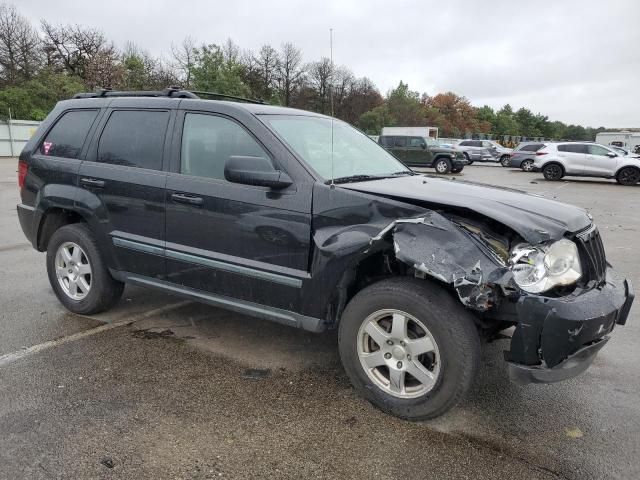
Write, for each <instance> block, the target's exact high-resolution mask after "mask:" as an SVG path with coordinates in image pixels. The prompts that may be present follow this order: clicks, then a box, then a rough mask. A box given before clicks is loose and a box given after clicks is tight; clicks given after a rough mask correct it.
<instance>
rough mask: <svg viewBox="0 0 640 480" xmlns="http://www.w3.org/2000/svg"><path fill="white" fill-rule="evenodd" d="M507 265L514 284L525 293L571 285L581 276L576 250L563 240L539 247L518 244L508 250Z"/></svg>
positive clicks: (573, 244) (572, 244)
mask: <svg viewBox="0 0 640 480" xmlns="http://www.w3.org/2000/svg"><path fill="white" fill-rule="evenodd" d="M509 263H510V265H511V271H512V272H513V276H514V279H515V281H516V283H517V284H518V286H519V287H520V288H521V289H522V290H524V291H525V292H529V293H541V292H546V291H547V290H550V289H552V288H553V287H557V286H561V285H571V284H573V283H575V282H576V281H578V279H579V278H580V277H581V276H582V267H581V266H580V255H579V253H578V247H576V244H575V243H573V242H572V241H571V240H567V239H566V238H563V239H562V240H558V241H557V242H553V243H548V244H541V245H529V244H526V243H520V244H518V245H516V246H515V247H514V248H513V250H512V251H511V257H510V259H509Z"/></svg>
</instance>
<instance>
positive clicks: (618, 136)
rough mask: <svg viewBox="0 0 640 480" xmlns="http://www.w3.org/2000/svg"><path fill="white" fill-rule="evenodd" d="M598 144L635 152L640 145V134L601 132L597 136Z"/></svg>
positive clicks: (627, 131) (626, 131)
mask: <svg viewBox="0 0 640 480" xmlns="http://www.w3.org/2000/svg"><path fill="white" fill-rule="evenodd" d="M596 143H601V144H602V145H615V146H616V147H622V148H626V149H627V150H631V151H633V149H634V148H635V147H636V145H640V132H631V131H629V130H621V131H619V132H600V133H598V134H596Z"/></svg>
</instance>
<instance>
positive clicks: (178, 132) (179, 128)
mask: <svg viewBox="0 0 640 480" xmlns="http://www.w3.org/2000/svg"><path fill="white" fill-rule="evenodd" d="M190 113H192V114H197V115H208V116H213V117H219V118H223V119H225V120H229V121H231V122H233V123H235V124H236V125H238V126H239V127H240V128H242V129H243V130H244V131H245V132H247V133H248V134H249V136H251V138H253V139H254V140H255V142H256V143H257V144H258V145H259V146H260V148H262V149H263V150H264V151H265V153H266V154H267V157H268V159H269V160H270V161H271V164H272V165H273V166H274V168H276V169H279V170H282V171H283V172H285V173H287V174H288V173H289V172H287V170H286V169H285V168H283V167H282V165H281V162H278V161H277V160H276V158H275V156H274V155H273V154H272V153H271V151H270V150H269V149H268V148H267V147H266V146H265V144H264V143H263V142H261V141H260V139H259V138H258V137H256V135H254V133H253V132H252V131H251V130H249V129H248V128H247V127H246V126H244V125H243V124H242V123H241V122H239V121H238V120H236V119H235V118H233V117H232V116H230V115H225V114H224V113H219V112H213V111H209V110H197V109H183V110H179V111H178V117H177V118H176V123H175V126H174V138H173V142H174V145H175V147H174V152H175V153H174V156H175V161H172V162H171V165H170V166H169V168H168V170H167V171H168V172H169V173H172V174H174V175H180V176H182V177H185V178H190V179H194V180H198V181H203V182H207V183H215V184H224V185H230V186H235V187H244V188H250V189H252V190H264V191H270V188H269V187H260V186H258V185H243V184H240V183H233V182H230V181H228V180H227V179H224V178H213V177H201V176H198V175H189V174H188V173H182V172H181V169H182V137H183V134H184V124H185V120H186V118H187V115H188V114H190ZM291 178H293V177H291ZM290 190H291V192H290ZM295 190H296V189H295V181H294V183H293V184H292V185H291V186H290V187H288V188H286V189H285V190H282V191H280V193H294V192H295Z"/></svg>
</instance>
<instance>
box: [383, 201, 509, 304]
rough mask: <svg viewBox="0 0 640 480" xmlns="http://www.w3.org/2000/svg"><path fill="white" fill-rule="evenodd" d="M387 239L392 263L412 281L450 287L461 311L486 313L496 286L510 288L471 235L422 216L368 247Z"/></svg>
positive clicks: (391, 228)
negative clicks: (411, 274) (409, 272)
mask: <svg viewBox="0 0 640 480" xmlns="http://www.w3.org/2000/svg"><path fill="white" fill-rule="evenodd" d="M387 236H390V237H392V240H393V246H394V252H395V256H396V259H397V260H399V261H401V262H403V263H406V264H407V265H409V266H411V267H413V268H414V269H415V271H416V275H417V276H421V277H425V276H427V275H428V276H430V277H432V278H435V279H436V280H439V281H441V282H444V283H448V284H451V285H452V286H453V288H454V289H455V290H456V292H457V293H458V296H459V298H460V301H461V302H462V304H463V305H465V306H466V307H469V308H472V309H474V310H479V311H486V310H488V309H489V308H491V306H492V305H493V304H495V302H496V301H497V295H496V291H495V287H496V286H499V285H501V286H512V285H514V284H513V275H512V274H511V271H510V269H509V268H508V266H507V265H506V263H505V262H504V261H503V260H502V259H501V258H500V257H499V256H498V255H497V254H496V253H495V252H494V251H493V250H492V249H491V247H490V246H489V245H486V244H485V243H484V242H483V240H482V239H481V238H480V237H478V236H476V235H475V234H474V233H472V232H471V231H470V230H467V229H465V228H464V227H462V226H460V225H457V224H455V223H454V222H452V221H451V220H449V219H447V218H445V217H444V216H442V215H440V214H438V213H436V212H433V211H427V212H425V213H424V214H423V215H421V216H419V217H414V218H406V219H398V220H395V221H393V222H392V223H390V224H389V225H387V226H386V227H385V228H384V229H382V230H381V231H380V232H379V233H378V234H377V235H376V236H374V237H372V238H371V244H375V243H376V242H378V241H380V240H382V239H383V238H385V237H387Z"/></svg>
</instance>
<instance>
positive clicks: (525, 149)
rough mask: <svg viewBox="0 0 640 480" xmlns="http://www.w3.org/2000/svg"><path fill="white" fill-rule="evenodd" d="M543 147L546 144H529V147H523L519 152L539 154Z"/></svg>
mask: <svg viewBox="0 0 640 480" xmlns="http://www.w3.org/2000/svg"><path fill="white" fill-rule="evenodd" d="M542 147H544V143H529V144H528V145H523V146H522V147H520V148H518V151H519V152H537V151H538V150H540V149H541V148H542Z"/></svg>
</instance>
